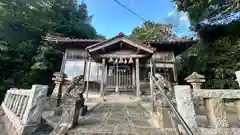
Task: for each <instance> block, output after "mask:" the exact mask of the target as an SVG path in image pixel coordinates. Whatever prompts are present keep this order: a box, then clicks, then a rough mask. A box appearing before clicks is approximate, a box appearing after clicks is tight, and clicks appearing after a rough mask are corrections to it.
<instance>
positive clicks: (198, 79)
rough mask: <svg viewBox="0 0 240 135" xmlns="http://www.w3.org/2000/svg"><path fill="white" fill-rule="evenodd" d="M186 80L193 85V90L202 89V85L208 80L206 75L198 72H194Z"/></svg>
mask: <svg viewBox="0 0 240 135" xmlns="http://www.w3.org/2000/svg"><path fill="white" fill-rule="evenodd" d="M185 80H186V81H187V82H188V83H190V84H191V85H192V86H193V90H196V89H201V85H202V84H203V83H204V82H205V81H206V80H205V77H204V76H203V75H200V74H198V73H197V72H193V73H192V74H191V75H189V76H188V77H186V78H185Z"/></svg>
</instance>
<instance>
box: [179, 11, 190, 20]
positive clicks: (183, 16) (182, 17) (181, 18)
mask: <svg viewBox="0 0 240 135" xmlns="http://www.w3.org/2000/svg"><path fill="white" fill-rule="evenodd" d="M180 20H181V21H187V20H188V17H187V14H186V13H184V14H183V15H182V16H181V17H180Z"/></svg>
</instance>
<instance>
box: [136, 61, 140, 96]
mask: <svg viewBox="0 0 240 135" xmlns="http://www.w3.org/2000/svg"><path fill="white" fill-rule="evenodd" d="M136 95H137V98H138V99H140V78H139V59H138V58H136Z"/></svg>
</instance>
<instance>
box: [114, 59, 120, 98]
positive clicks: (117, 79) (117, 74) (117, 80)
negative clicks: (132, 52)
mask: <svg viewBox="0 0 240 135" xmlns="http://www.w3.org/2000/svg"><path fill="white" fill-rule="evenodd" d="M116 72H117V73H116V90H115V92H116V93H118V92H119V87H118V85H119V84H118V83H119V72H118V62H117V71H116Z"/></svg>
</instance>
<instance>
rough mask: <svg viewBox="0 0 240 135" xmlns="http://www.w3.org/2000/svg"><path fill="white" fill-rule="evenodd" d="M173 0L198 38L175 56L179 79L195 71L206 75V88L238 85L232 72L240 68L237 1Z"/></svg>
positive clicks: (239, 26)
mask: <svg viewBox="0 0 240 135" xmlns="http://www.w3.org/2000/svg"><path fill="white" fill-rule="evenodd" d="M173 1H174V2H175V3H176V4H177V7H178V9H179V10H181V11H184V12H187V14H188V17H189V19H190V21H191V23H192V25H193V26H194V27H193V28H194V29H193V30H195V32H197V33H198V36H199V38H200V41H199V43H198V44H196V45H194V46H193V47H191V48H189V50H187V51H186V52H185V53H184V54H182V55H181V58H180V59H178V60H179V61H178V63H177V64H178V66H179V67H180V70H179V78H181V79H179V80H183V78H184V77H186V76H187V75H189V74H190V73H192V72H193V71H197V72H200V73H201V74H203V75H205V77H206V79H207V82H206V85H205V87H207V88H237V87H238V86H237V83H236V81H235V78H236V77H235V74H234V72H235V71H236V70H239V69H240V67H239V61H240V57H239V54H240V52H239V49H238V48H239V41H240V32H239V30H240V23H239V19H240V18H239V16H237V12H239V8H240V6H239V2H240V1H239V0H230V1H226V0H223V1H217V0H202V1H196V0H194V1H189V0H183V1H182V0H173ZM181 83H183V82H181Z"/></svg>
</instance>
